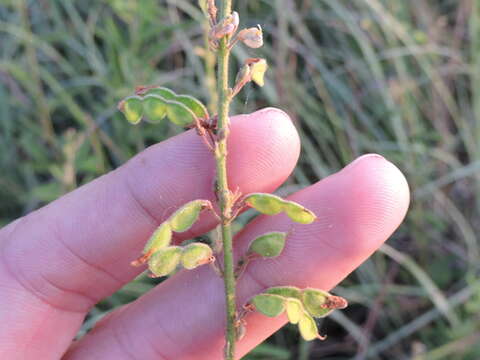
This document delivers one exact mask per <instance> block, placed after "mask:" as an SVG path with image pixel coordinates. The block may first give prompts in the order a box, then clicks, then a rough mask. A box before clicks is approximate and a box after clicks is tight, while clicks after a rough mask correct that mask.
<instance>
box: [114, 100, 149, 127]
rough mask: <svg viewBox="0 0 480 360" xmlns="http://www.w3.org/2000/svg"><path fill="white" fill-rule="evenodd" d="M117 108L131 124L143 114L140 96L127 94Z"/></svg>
mask: <svg viewBox="0 0 480 360" xmlns="http://www.w3.org/2000/svg"><path fill="white" fill-rule="evenodd" d="M118 109H119V110H120V111H121V112H122V113H123V115H125V118H126V119H127V120H128V122H129V123H131V124H138V123H139V122H140V120H142V116H143V104H142V98H141V97H140V96H129V97H127V98H125V99H124V100H122V101H121V102H120V103H119V104H118Z"/></svg>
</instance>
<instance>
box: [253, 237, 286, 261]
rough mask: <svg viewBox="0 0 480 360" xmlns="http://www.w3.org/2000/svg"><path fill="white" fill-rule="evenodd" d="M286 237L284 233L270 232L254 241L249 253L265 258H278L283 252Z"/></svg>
mask: <svg viewBox="0 0 480 360" xmlns="http://www.w3.org/2000/svg"><path fill="white" fill-rule="evenodd" d="M286 237H287V234H286V233H284V232H270V233H267V234H264V235H261V236H259V237H257V238H256V239H255V240H253V241H252V243H251V244H250V248H249V250H248V251H249V252H254V253H257V254H259V255H261V256H263V257H276V256H278V255H280V254H281V252H282V251H283V248H284V247H285V239H286Z"/></svg>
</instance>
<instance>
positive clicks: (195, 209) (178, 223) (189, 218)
mask: <svg viewBox="0 0 480 360" xmlns="http://www.w3.org/2000/svg"><path fill="white" fill-rule="evenodd" d="M208 204H209V201H207V200H194V201H190V202H189V203H186V204H185V205H183V206H182V207H181V208H180V209H178V210H177V211H175V212H174V213H173V214H172V216H170V218H169V219H168V222H169V223H170V226H171V227H172V230H173V231H175V232H184V231H187V230H188V229H190V228H191V227H192V225H193V224H194V223H195V222H196V221H197V220H198V217H199V216H200V212H201V211H202V209H203V208H204V207H206V206H208Z"/></svg>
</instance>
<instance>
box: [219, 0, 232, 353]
mask: <svg viewBox="0 0 480 360" xmlns="http://www.w3.org/2000/svg"><path fill="white" fill-rule="evenodd" d="M231 11H232V1H231V0H221V2H220V19H224V18H226V17H227V16H228V15H230V13H231ZM228 42H229V37H228V36H224V37H223V38H222V39H221V40H220V44H219V48H218V53H217V54H218V84H217V87H218V89H217V90H218V95H219V110H218V140H217V143H216V144H215V160H216V168H217V196H218V199H219V205H220V210H221V213H220V216H221V218H222V222H221V227H222V231H221V233H222V242H223V254H224V255H223V267H224V270H223V271H224V276H223V279H224V283H225V303H226V323H227V324H226V325H227V331H226V336H225V340H226V343H225V359H226V360H233V359H234V356H235V339H236V328H235V322H236V301H235V274H234V263H233V244H232V229H231V227H230V215H231V201H230V197H231V193H230V190H229V187H228V179H227V161H226V160H227V139H228V133H229V122H230V121H229V117H228V113H229V107H230V88H229V85H228V69H229V56H230V50H229V49H228Z"/></svg>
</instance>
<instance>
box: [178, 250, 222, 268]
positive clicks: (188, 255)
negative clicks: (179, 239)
mask: <svg viewBox="0 0 480 360" xmlns="http://www.w3.org/2000/svg"><path fill="white" fill-rule="evenodd" d="M181 261H182V266H183V267H184V268H185V269H188V270H192V269H195V268H196V267H197V266H200V265H204V264H209V263H211V262H213V261H215V257H214V256H213V251H212V249H211V248H210V246H208V245H207V244H203V243H191V244H189V245H187V246H186V247H184V248H183V253H182V260H181Z"/></svg>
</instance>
